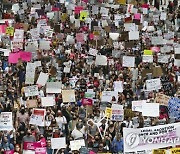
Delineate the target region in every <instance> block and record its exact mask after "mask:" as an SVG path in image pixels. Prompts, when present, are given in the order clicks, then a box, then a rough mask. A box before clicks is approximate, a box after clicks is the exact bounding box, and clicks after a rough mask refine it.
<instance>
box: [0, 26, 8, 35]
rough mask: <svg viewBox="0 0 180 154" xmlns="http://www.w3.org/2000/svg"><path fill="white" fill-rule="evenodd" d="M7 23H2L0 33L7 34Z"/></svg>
mask: <svg viewBox="0 0 180 154" xmlns="http://www.w3.org/2000/svg"><path fill="white" fill-rule="evenodd" d="M6 27H7V26H6V25H0V34H5V33H6Z"/></svg>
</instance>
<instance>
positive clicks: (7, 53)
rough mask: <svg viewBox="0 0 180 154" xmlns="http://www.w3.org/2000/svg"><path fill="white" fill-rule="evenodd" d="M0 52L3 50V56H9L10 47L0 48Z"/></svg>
mask: <svg viewBox="0 0 180 154" xmlns="http://www.w3.org/2000/svg"><path fill="white" fill-rule="evenodd" d="M0 52H3V53H4V56H5V57H8V56H9V53H10V52H11V50H10V49H3V48H0Z"/></svg>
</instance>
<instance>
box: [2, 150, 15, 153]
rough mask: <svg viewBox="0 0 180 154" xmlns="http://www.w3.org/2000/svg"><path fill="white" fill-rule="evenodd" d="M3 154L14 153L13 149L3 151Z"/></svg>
mask: <svg viewBox="0 0 180 154" xmlns="http://www.w3.org/2000/svg"><path fill="white" fill-rule="evenodd" d="M4 154H14V150H8V151H4Z"/></svg>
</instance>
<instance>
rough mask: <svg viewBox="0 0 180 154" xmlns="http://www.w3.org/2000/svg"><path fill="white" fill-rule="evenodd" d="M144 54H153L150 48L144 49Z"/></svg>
mask: <svg viewBox="0 0 180 154" xmlns="http://www.w3.org/2000/svg"><path fill="white" fill-rule="evenodd" d="M144 55H153V51H152V50H144Z"/></svg>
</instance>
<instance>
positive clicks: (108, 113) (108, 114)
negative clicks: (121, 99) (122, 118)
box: [105, 107, 112, 118]
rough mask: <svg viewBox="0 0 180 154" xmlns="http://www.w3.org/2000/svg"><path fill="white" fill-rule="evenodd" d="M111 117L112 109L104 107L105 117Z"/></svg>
mask: <svg viewBox="0 0 180 154" xmlns="http://www.w3.org/2000/svg"><path fill="white" fill-rule="evenodd" d="M111 116H112V109H111V108H109V107H106V110H105V117H107V118H110V117H111Z"/></svg>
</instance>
